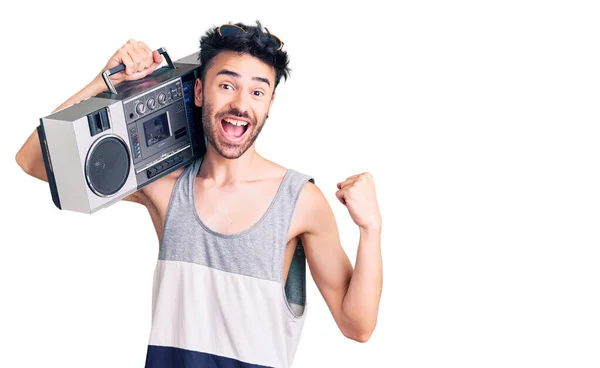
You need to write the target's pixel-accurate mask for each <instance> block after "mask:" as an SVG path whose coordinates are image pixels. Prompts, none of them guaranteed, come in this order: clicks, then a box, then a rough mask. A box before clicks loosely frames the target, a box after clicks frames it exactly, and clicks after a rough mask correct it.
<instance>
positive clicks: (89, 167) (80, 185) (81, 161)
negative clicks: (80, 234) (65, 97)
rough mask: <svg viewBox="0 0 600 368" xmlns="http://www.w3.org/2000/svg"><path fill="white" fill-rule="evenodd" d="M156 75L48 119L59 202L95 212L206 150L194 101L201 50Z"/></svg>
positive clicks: (51, 175)
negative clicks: (199, 52)
mask: <svg viewBox="0 0 600 368" xmlns="http://www.w3.org/2000/svg"><path fill="white" fill-rule="evenodd" d="M158 52H159V53H160V54H161V55H163V56H164V58H165V61H166V62H167V65H166V66H163V67H160V68H157V69H156V70H155V71H154V72H153V73H152V74H150V75H148V76H146V77H144V78H142V79H139V80H136V81H126V82H123V83H121V84H119V85H118V86H117V87H114V86H113V84H112V83H111V81H110V79H109V76H110V75H112V74H115V73H118V72H120V71H123V70H124V69H125V66H124V65H123V64H121V65H119V66H117V67H115V68H112V69H110V70H106V71H104V73H102V77H103V78H104V82H105V83H106V85H107V87H108V91H105V92H102V93H100V94H97V95H95V96H92V97H90V98H88V99H85V100H83V101H80V102H78V103H76V104H74V105H72V106H69V107H66V108H64V109H62V110H59V111H56V112H55V113H53V114H51V115H49V116H46V117H44V118H41V119H40V125H39V126H38V128H37V131H38V135H39V137H40V144H41V149H42V156H43V158H44V164H45V166H46V173H47V176H48V183H49V185H50V193H51V196H52V200H53V202H54V204H55V205H56V207H58V208H59V209H62V210H69V211H75V212H82V213H88V214H91V213H94V212H96V211H98V210H100V209H102V208H106V207H108V206H110V205H112V204H114V203H115V202H117V201H120V200H121V199H123V198H124V197H126V196H128V195H130V194H131V193H134V192H135V191H138V190H140V189H142V188H143V187H144V186H146V185H148V184H150V183H152V182H153V181H155V180H158V179H160V178H161V177H163V176H164V175H167V174H169V173H170V172H172V171H174V170H177V169H178V168H180V167H183V166H186V165H188V164H189V163H190V162H191V161H192V160H194V159H196V158H198V157H200V156H203V155H204V153H205V152H206V142H207V141H206V137H205V136H204V131H203V129H202V119H201V109H200V108H199V107H196V106H195V105H194V83H195V81H196V79H197V78H198V77H199V67H200V64H199V61H198V52H196V53H194V54H191V55H188V56H186V57H184V58H182V59H179V60H177V61H175V62H172V61H171V58H170V57H169V55H168V53H167V52H166V50H165V49H164V48H161V49H158Z"/></svg>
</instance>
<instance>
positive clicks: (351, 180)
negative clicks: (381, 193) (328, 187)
mask: <svg viewBox="0 0 600 368" xmlns="http://www.w3.org/2000/svg"><path fill="white" fill-rule="evenodd" d="M357 179H358V176H357V175H353V176H351V177H349V178H348V179H346V180H344V181H343V182H340V183H338V189H342V188H344V187H346V186H348V185H350V184H352V183H354V182H355V181H356V180H357Z"/></svg>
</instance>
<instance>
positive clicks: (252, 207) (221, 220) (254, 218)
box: [194, 181, 278, 235]
mask: <svg viewBox="0 0 600 368" xmlns="http://www.w3.org/2000/svg"><path fill="white" fill-rule="evenodd" d="M277 184H278V183H277V182H275V181H273V182H271V181H265V182H258V183H246V184H235V185H229V186H225V187H215V186H209V185H205V184H203V183H199V184H198V183H197V184H196V185H195V187H194V197H195V203H194V205H195V206H196V211H197V212H198V216H199V217H200V219H201V221H202V222H203V223H204V224H205V225H206V226H207V227H208V228H210V229H211V230H213V231H216V232H218V233H221V234H228V235H229V234H236V233H240V232H242V231H245V230H248V229H250V228H251V227H252V226H254V225H255V224H257V223H258V222H259V221H260V220H261V219H262V218H263V216H264V215H265V214H266V213H267V211H268V210H269V208H270V206H271V204H272V202H273V201H274V199H275V197H276V195H277V191H278V185H277Z"/></svg>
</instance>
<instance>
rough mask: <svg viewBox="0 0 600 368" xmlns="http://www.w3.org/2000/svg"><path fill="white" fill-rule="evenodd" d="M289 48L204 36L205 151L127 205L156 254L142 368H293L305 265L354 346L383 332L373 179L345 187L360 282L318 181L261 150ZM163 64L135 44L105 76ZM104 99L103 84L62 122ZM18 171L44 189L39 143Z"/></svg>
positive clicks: (246, 34)
mask: <svg viewBox="0 0 600 368" xmlns="http://www.w3.org/2000/svg"><path fill="white" fill-rule="evenodd" d="M282 46H283V43H282V42H281V41H280V40H279V39H278V38H277V37H275V36H273V35H271V34H270V33H269V32H268V31H266V29H265V30H263V27H262V26H261V24H260V23H258V22H257V26H248V25H244V24H236V25H223V26H221V27H216V28H213V29H210V30H208V31H207V32H206V34H205V35H204V36H203V37H202V38H201V42H200V50H201V53H200V59H201V73H200V75H201V76H200V78H199V79H198V80H196V83H195V87H194V88H195V103H196V105H197V106H199V107H202V124H203V127H204V131H205V134H206V137H207V140H208V143H209V144H208V147H207V152H206V154H205V155H204V157H202V158H201V159H199V160H197V161H196V162H194V163H192V164H190V165H188V166H186V167H185V168H181V169H179V170H177V171H175V172H173V173H171V174H169V175H167V176H164V177H163V178H161V179H159V180H157V181H155V182H153V183H152V184H150V185H148V186H146V187H144V188H143V189H142V190H140V191H138V192H136V193H134V194H132V195H130V196H128V197H127V198H125V199H126V200H128V201H133V202H137V203H140V204H142V205H144V206H146V208H147V209H148V211H149V213H150V216H151V218H152V221H153V224H154V226H155V229H156V232H157V235H158V238H159V242H160V251H159V261H158V264H157V266H156V271H155V280H154V290H153V313H152V329H151V336H150V341H149V346H148V353H147V358H146V367H216V366H218V367H221V366H226V367H229V366H235V367H262V366H269V367H288V366H290V365H291V364H292V361H293V358H294V354H295V352H296V347H297V344H298V342H299V338H300V333H301V331H302V325H303V322H304V318H305V316H306V298H305V296H306V285H305V262H307V263H308V265H309V267H310V269H311V273H312V275H313V278H314V280H315V282H316V284H317V287H318V288H319V290H320V292H321V293H322V295H323V297H324V299H325V301H326V303H327V305H328V307H329V309H330V310H331V313H332V315H333V317H334V319H335V321H336V323H337V325H338V326H339V328H340V330H341V332H342V333H343V334H344V335H345V336H346V337H348V338H350V339H353V340H356V341H360V342H364V341H367V340H368V339H369V337H370V335H371V334H372V332H373V330H374V328H375V324H376V320H377V314H378V308H379V301H380V295H381V285H382V261H381V252H380V237H381V226H382V225H381V216H380V213H379V208H378V204H377V199H376V195H375V187H374V183H373V178H372V177H371V175H370V174H368V173H362V174H358V175H353V176H351V177H349V178H347V179H346V180H344V181H342V182H340V183H338V185H337V189H338V191H337V193H336V196H337V198H338V199H339V201H340V202H341V203H342V204H344V205H345V206H346V207H347V209H348V211H349V213H350V216H351V217H352V219H353V220H354V222H355V223H356V224H357V225H358V226H359V229H360V243H359V247H358V255H357V258H356V264H355V268H354V269H353V267H352V265H351V263H350V261H349V259H348V257H347V255H346V254H345V252H344V250H343V248H342V246H341V245H340V239H339V233H338V229H337V225H336V222H335V219H334V216H333V212H332V210H331V208H330V206H329V204H328V202H327V201H326V199H325V197H324V195H323V194H322V192H321V191H320V190H319V188H318V187H317V186H316V185H315V184H314V181H313V180H312V178H311V177H309V176H307V175H305V174H303V173H300V172H298V171H295V170H293V169H286V168H284V167H282V166H280V165H277V164H275V163H274V162H271V161H269V160H267V159H265V158H263V157H262V156H260V155H259V154H258V153H257V152H256V150H255V145H254V142H255V140H256V138H257V137H258V135H259V133H260V131H261V129H262V128H263V126H264V124H265V121H266V120H267V118H268V114H269V110H270V108H271V105H272V104H273V101H274V98H275V89H276V87H277V85H278V84H279V82H280V80H281V78H282V77H284V78H286V79H287V77H288V74H289V70H288V56H287V53H286V52H285V51H283V50H282ZM161 61H162V57H161V56H160V55H159V54H158V53H157V52H156V51H155V52H152V51H151V50H150V48H149V47H148V46H147V45H146V44H144V43H143V42H138V41H135V40H129V41H128V42H127V43H126V44H125V45H124V46H123V47H121V48H120V49H119V50H118V51H117V52H116V53H115V54H114V55H113V56H112V57H111V59H110V60H109V61H108V63H107V65H106V67H105V68H104V69H103V70H106V69H108V68H112V67H114V66H117V65H119V64H121V63H122V64H124V65H125V66H126V69H125V71H124V73H118V74H115V75H113V76H111V79H112V80H113V84H115V85H118V84H119V83H121V82H123V81H125V80H135V79H139V78H143V77H145V76H147V75H148V74H150V73H152V72H153V71H154V70H155V69H156V67H157V66H158V65H159V64H160V63H161ZM104 89H105V85H104V82H103V80H102V78H101V75H100V74H99V75H98V76H96V77H95V78H94V79H93V81H92V82H91V83H90V84H88V85H87V86H86V87H84V88H83V89H82V90H81V91H80V92H78V93H77V94H75V95H74V96H73V97H71V98H70V99H69V100H67V101H66V102H65V103H64V104H62V105H61V106H59V108H58V109H61V108H63V107H66V106H69V105H71V104H73V103H75V102H77V101H80V100H83V99H85V98H88V97H90V96H93V95H96V94H98V93H100V92H102V91H103V90H104ZM16 159H17V162H18V163H19V165H20V166H21V167H22V168H23V169H24V170H25V171H26V172H27V173H28V174H30V175H32V176H34V177H37V178H39V179H42V180H47V178H46V173H45V169H44V164H43V161H42V156H41V153H40V146H39V140H38V137H37V133H36V132H34V133H33V134H32V135H31V136H30V137H29V139H28V140H27V141H26V142H25V144H24V145H23V147H22V148H21V150H20V151H19V152H18V154H17V157H16Z"/></svg>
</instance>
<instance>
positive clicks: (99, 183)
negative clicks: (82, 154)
mask: <svg viewBox="0 0 600 368" xmlns="http://www.w3.org/2000/svg"><path fill="white" fill-rule="evenodd" d="M129 168H130V163H129V151H128V150H127V146H126V145H125V143H124V142H123V141H122V140H120V139H119V138H116V137H114V136H105V137H103V138H100V140H98V141H97V142H96V143H95V144H94V145H93V147H92V149H91V150H90V151H89V152H88V157H87V162H86V164H85V169H86V177H87V181H88V185H89V186H90V189H91V190H92V191H93V192H94V193H96V194H98V195H100V196H110V195H113V194H115V193H117V192H118V191H119V190H120V189H121V188H122V187H123V185H125V181H126V180H127V176H128V175H129Z"/></svg>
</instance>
